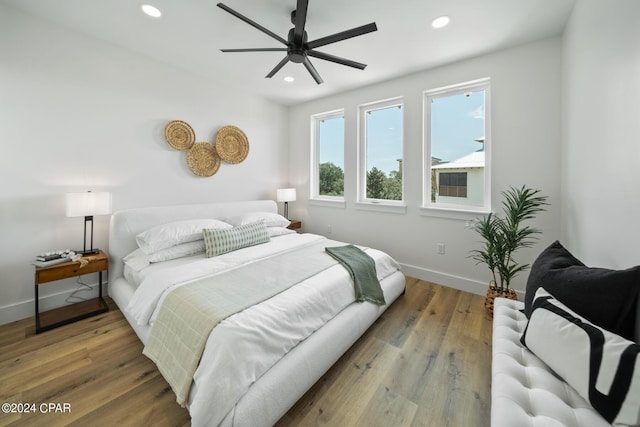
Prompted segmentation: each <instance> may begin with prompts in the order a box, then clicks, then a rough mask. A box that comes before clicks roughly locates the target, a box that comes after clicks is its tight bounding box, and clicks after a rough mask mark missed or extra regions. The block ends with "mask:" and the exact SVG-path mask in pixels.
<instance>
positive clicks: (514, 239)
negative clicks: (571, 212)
mask: <svg viewBox="0 0 640 427" xmlns="http://www.w3.org/2000/svg"><path fill="white" fill-rule="evenodd" d="M539 193H540V190H533V189H530V188H526V187H525V186H522V188H514V187H509V190H507V191H503V192H502V196H503V197H504V200H503V201H502V208H503V212H504V216H503V217H502V218H500V217H498V216H497V215H494V214H493V213H489V215H487V216H485V217H484V218H482V219H479V220H477V222H476V223H475V224H474V226H473V229H474V230H475V231H476V232H477V233H478V234H479V235H480V236H481V237H482V238H483V239H484V246H483V247H482V249H475V250H473V251H471V258H473V259H475V260H476V261H477V264H480V263H484V264H486V265H487V267H489V270H491V274H492V275H493V280H491V282H490V283H489V289H488V290H487V297H486V299H485V308H486V309H487V312H488V313H489V314H490V315H491V316H493V301H494V299H495V298H497V297H505V298H510V299H514V300H515V299H517V296H516V293H515V291H514V290H513V289H511V288H510V287H509V286H510V283H511V280H512V279H513V278H514V277H515V276H516V275H517V274H518V273H520V272H522V271H525V270H526V269H527V268H529V264H519V263H518V262H517V261H516V260H515V259H514V257H513V256H514V253H515V252H516V251H517V250H518V249H520V248H524V247H528V246H531V245H532V244H533V243H534V242H535V241H536V240H537V236H536V234H540V233H541V232H540V230H538V229H535V228H532V227H530V226H528V225H522V222H523V221H526V220H529V219H532V218H534V217H535V215H536V214H537V213H539V212H542V211H544V210H545V209H544V208H543V206H544V205H547V203H546V201H547V196H541V195H540V194H539Z"/></svg>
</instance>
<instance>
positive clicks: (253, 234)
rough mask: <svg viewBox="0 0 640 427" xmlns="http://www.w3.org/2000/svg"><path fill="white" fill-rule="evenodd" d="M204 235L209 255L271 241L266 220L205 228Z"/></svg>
mask: <svg viewBox="0 0 640 427" xmlns="http://www.w3.org/2000/svg"><path fill="white" fill-rule="evenodd" d="M202 235H203V236H204V245H205V248H206V253H207V257H212V256H216V255H221V254H225V253H227V252H231V251H235V250H236V249H241V248H246V247H247V246H253V245H258V244H260V243H266V242H268V241H269V232H268V231H267V224H266V223H265V222H264V220H262V221H258V222H252V223H250V224H245V225H239V226H237V227H233V228H225V229H218V228H205V229H203V230H202Z"/></svg>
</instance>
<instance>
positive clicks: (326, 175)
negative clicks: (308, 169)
mask: <svg viewBox="0 0 640 427" xmlns="http://www.w3.org/2000/svg"><path fill="white" fill-rule="evenodd" d="M319 194H320V195H321V196H344V171H343V170H342V168H341V167H340V166H336V165H334V164H333V163H331V162H325V163H321V164H320V188H319Z"/></svg>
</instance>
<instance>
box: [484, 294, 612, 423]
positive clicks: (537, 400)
mask: <svg viewBox="0 0 640 427" xmlns="http://www.w3.org/2000/svg"><path fill="white" fill-rule="evenodd" d="M523 308H524V303H522V302H519V301H512V300H508V299H505V298H497V299H496V300H495V306H494V314H493V360H492V373H491V379H492V382H491V426H492V427H542V426H544V427H551V426H554V427H555V426H558V427H561V426H562V427H587V426H588V427H600V426H602V427H608V426H611V424H609V423H608V422H607V421H606V420H605V419H604V418H602V416H600V414H598V413H597V412H596V411H595V410H594V409H593V408H592V407H591V405H590V404H589V403H588V402H587V401H585V400H584V399H583V398H582V397H580V395H578V393H577V392H576V391H575V390H574V389H573V388H571V386H569V385H568V384H567V383H565V382H564V380H562V379H561V378H559V377H557V376H556V375H555V374H554V373H553V371H551V370H550V369H549V368H548V367H547V365H545V364H544V362H542V361H541V360H540V359H538V357H537V356H536V355H535V354H533V353H532V352H530V351H529V350H528V349H527V348H526V347H525V346H524V345H522V343H521V342H520V337H521V336H522V332H523V331H524V329H525V327H526V326H527V318H526V317H525V315H524V313H522V312H521V311H520V310H522V309H523Z"/></svg>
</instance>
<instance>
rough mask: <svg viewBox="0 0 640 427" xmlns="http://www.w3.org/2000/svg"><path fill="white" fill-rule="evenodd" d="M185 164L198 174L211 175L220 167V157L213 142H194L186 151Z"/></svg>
mask: <svg viewBox="0 0 640 427" xmlns="http://www.w3.org/2000/svg"><path fill="white" fill-rule="evenodd" d="M187 166H189V169H191V172H193V173H194V174H196V175H198V176H203V177H208V176H212V175H214V174H215V173H216V172H218V169H219V168H220V157H218V154H217V153H216V149H215V147H214V146H213V144H209V143H208V142H196V143H195V144H193V147H191V148H190V149H189V151H188V152H187Z"/></svg>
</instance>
